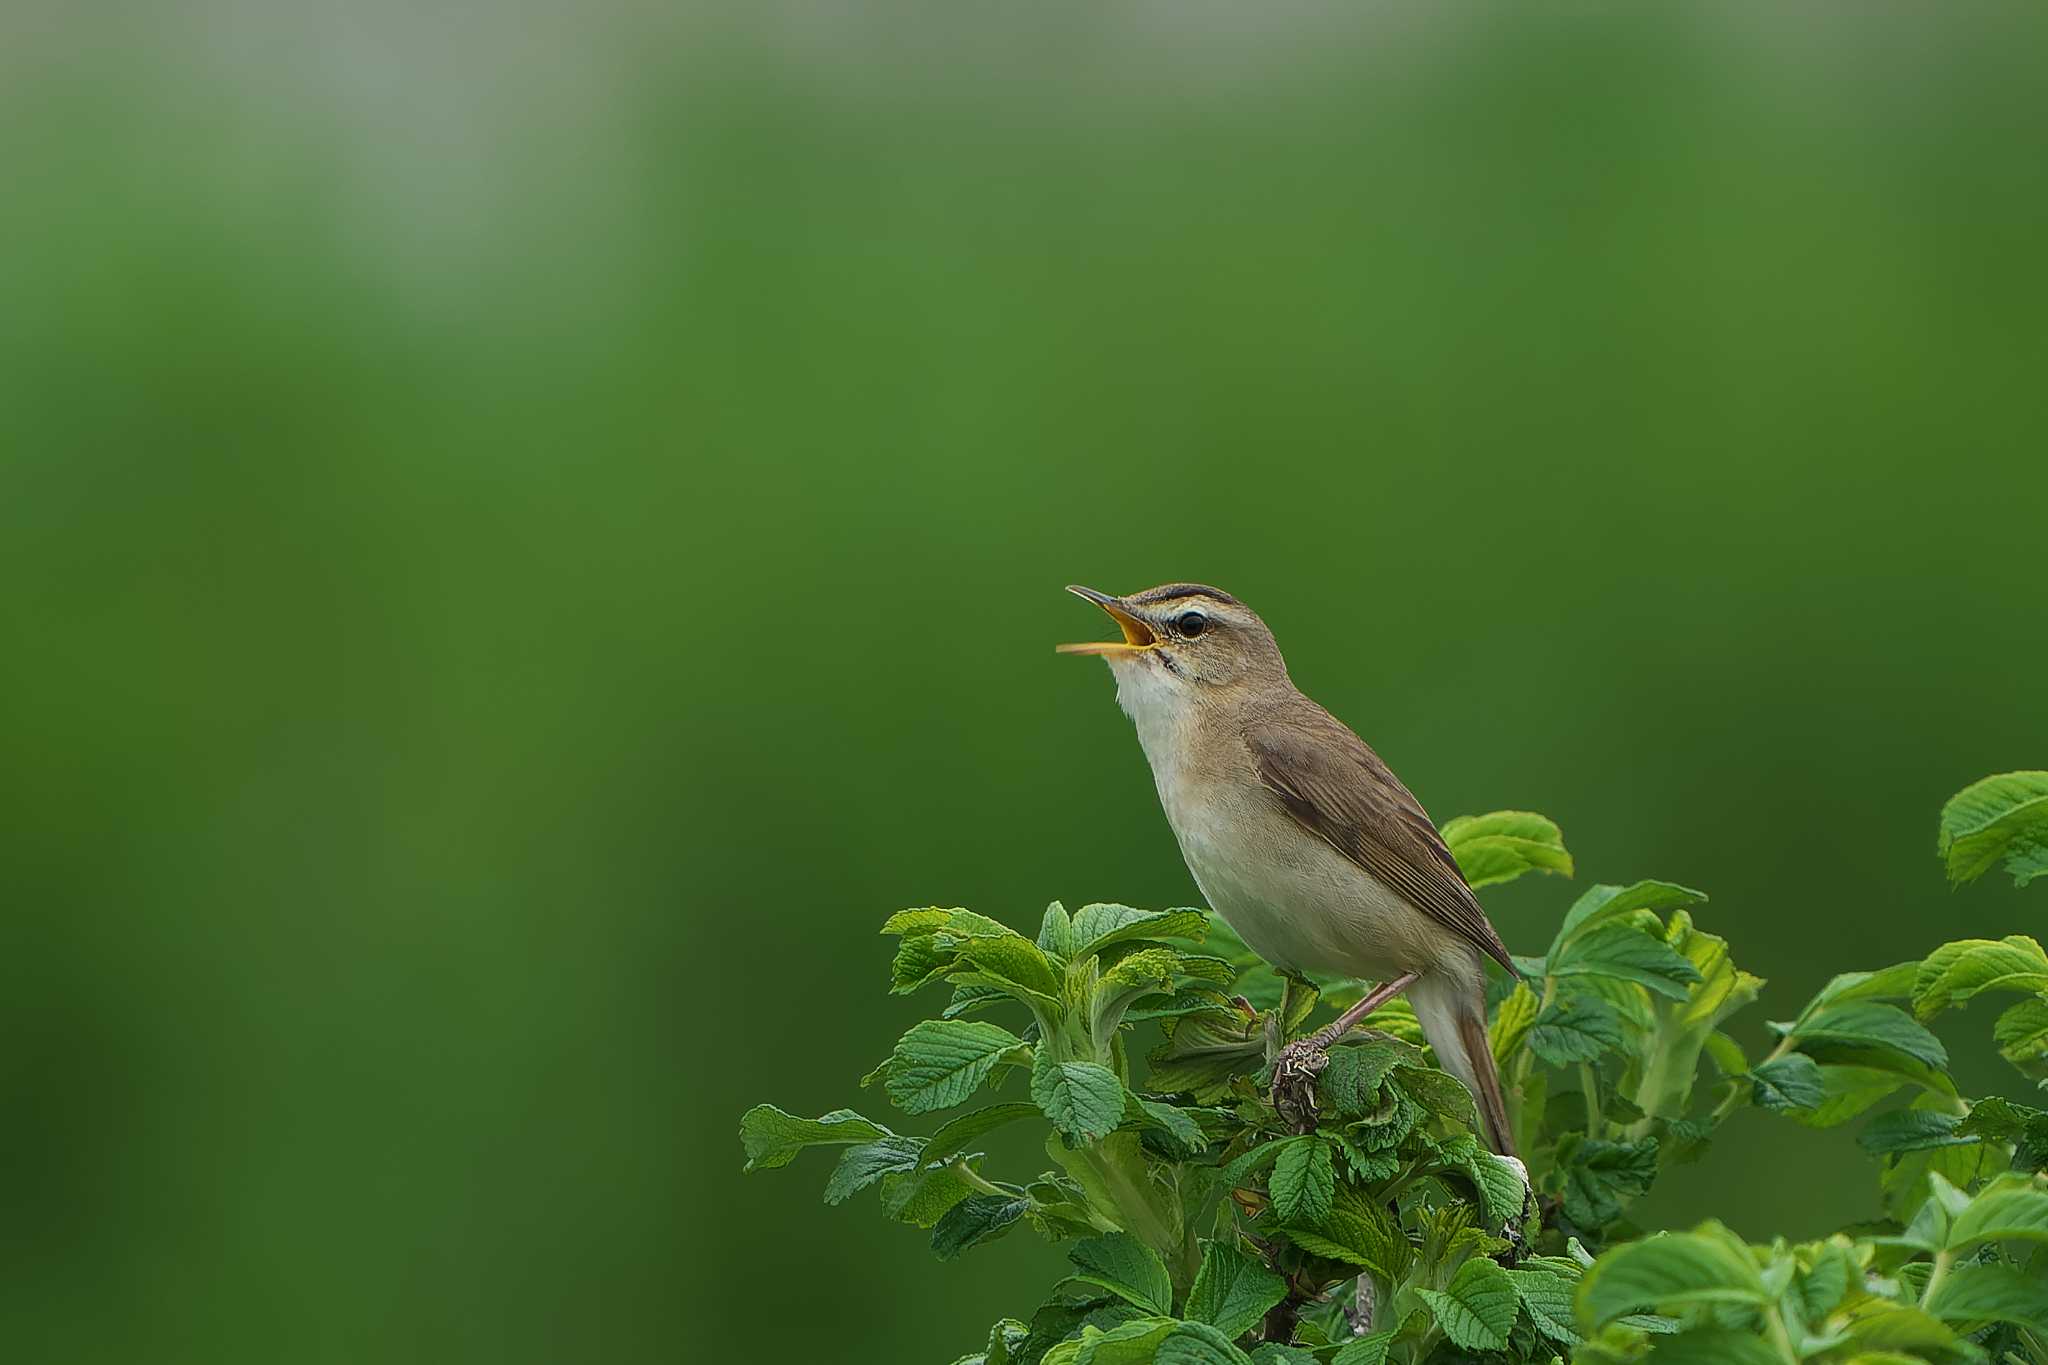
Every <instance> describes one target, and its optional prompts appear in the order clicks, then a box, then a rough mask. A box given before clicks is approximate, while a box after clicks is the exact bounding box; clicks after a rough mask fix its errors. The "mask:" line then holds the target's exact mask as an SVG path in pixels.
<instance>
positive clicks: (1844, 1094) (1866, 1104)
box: [1787, 1053, 1904, 1128]
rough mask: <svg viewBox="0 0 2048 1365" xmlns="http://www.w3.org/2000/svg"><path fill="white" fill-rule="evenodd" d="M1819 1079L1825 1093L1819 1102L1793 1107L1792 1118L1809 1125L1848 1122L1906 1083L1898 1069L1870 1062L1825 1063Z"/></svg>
mask: <svg viewBox="0 0 2048 1365" xmlns="http://www.w3.org/2000/svg"><path fill="white" fill-rule="evenodd" d="M1787 1055H1793V1054H1787ZM1797 1055H1801V1056H1803V1055H1804V1054H1803V1053H1802V1054H1797ZM1820 1081H1821V1091H1822V1093H1823V1095H1824V1096H1825V1098H1823V1099H1822V1100H1821V1102H1820V1104H1819V1105H1818V1106H1817V1107H1815V1108H1812V1109H1801V1110H1793V1111H1792V1118H1793V1119H1794V1120H1796V1121H1797V1122H1798V1123H1800V1124H1802V1125H1804V1126H1806V1127H1808V1128H1832V1127H1834V1126H1835V1125H1836V1124H1839V1123H1847V1122H1848V1121H1849V1120H1850V1119H1853V1118H1855V1117H1856V1116H1857V1115H1858V1114H1860V1113H1862V1112H1863V1111H1864V1110H1866V1109H1868V1108H1870V1106H1871V1105H1873V1104H1876V1103H1877V1102H1878V1101H1879V1100H1881V1099H1883V1098H1884V1097H1885V1096H1887V1095H1889V1094H1891V1093H1892V1092H1893V1091H1895V1090H1897V1089H1898V1088H1899V1086H1900V1085H1902V1084H1904V1081H1903V1079H1902V1078H1901V1077H1900V1075H1899V1074H1898V1073H1897V1072H1896V1071H1880V1070H1878V1069H1877V1068H1875V1067H1867V1066H1824V1067H1822V1068H1821V1069H1820Z"/></svg>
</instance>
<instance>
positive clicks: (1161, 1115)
mask: <svg viewBox="0 0 2048 1365" xmlns="http://www.w3.org/2000/svg"><path fill="white" fill-rule="evenodd" d="M1126 1103H1127V1104H1129V1105H1134V1106H1136V1108H1137V1110H1138V1113H1139V1114H1140V1115H1142V1116H1143V1117H1142V1119H1141V1121H1142V1122H1143V1123H1144V1125H1145V1126H1146V1127H1148V1128H1152V1129H1154V1130H1156V1131H1158V1132H1160V1133H1163V1134H1165V1135H1166V1139H1167V1142H1168V1143H1169V1144H1170V1147H1171V1150H1172V1151H1173V1152H1174V1154H1176V1155H1178V1156H1180V1157H1182V1158H1186V1157H1191V1156H1197V1155H1199V1154H1200V1153H1202V1152H1203V1151H1205V1150H1206V1149H1207V1148H1208V1146H1209V1139H1208V1137H1207V1136H1205V1135H1204V1134H1203V1132H1202V1125H1201V1124H1199V1123H1197V1122H1195V1119H1194V1116H1193V1115H1192V1114H1189V1113H1188V1112H1187V1111H1186V1110H1184V1109H1176V1108H1174V1106H1172V1105H1170V1104H1163V1103H1161V1102H1160V1101H1158V1100H1148V1099H1146V1098H1145V1097H1144V1096H1142V1095H1129V1096H1127V1097H1126ZM1129 1112H1130V1111H1129V1109H1128V1108H1127V1109H1126V1110H1125V1114H1126V1116H1128V1115H1129Z"/></svg>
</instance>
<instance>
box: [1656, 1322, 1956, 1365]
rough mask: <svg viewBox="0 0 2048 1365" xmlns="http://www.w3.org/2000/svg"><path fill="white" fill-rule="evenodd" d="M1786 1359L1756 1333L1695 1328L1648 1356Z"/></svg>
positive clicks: (1693, 1360)
mask: <svg viewBox="0 0 2048 1365" xmlns="http://www.w3.org/2000/svg"><path fill="white" fill-rule="evenodd" d="M1784 1359H1785V1358H1784V1357H1783V1356H1781V1355H1779V1354H1778V1352H1777V1351H1776V1350H1774V1349H1773V1348H1772V1347H1771V1345H1770V1343H1768V1342H1766V1341H1765V1340H1764V1339H1763V1338H1761V1337H1759V1336H1758V1335H1757V1334H1756V1333H1754V1332H1745V1331H1742V1330H1741V1329H1739V1328H1732V1327H1695V1328H1693V1329H1691V1330H1690V1331H1685V1332H1680V1333H1679V1334H1677V1335H1675V1336H1667V1337H1660V1338H1659V1339H1658V1341H1657V1345H1656V1348H1655V1349H1654V1350H1652V1351H1651V1352H1650V1354H1649V1358H1648V1365H1784ZM1866 1365H1867V1363H1866ZM1916 1365H1917V1362H1916Z"/></svg>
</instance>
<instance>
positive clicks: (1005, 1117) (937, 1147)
mask: <svg viewBox="0 0 2048 1365" xmlns="http://www.w3.org/2000/svg"><path fill="white" fill-rule="evenodd" d="M1036 1117H1038V1106H1037V1105H1035V1104H1025V1103H1024V1102H1023V1101H1021V1100H1012V1101H1010V1102H1008V1103H1006V1104H992V1105H989V1106H988V1107H987V1108H986V1109H976V1110H974V1111H973V1112H972V1113H967V1114H962V1115H960V1116H959V1117H958V1118H956V1119H953V1120H951V1121H950V1122H948V1123H946V1124H944V1125H943V1126H942V1127H940V1129H939V1131H938V1132H936V1133H933V1134H932V1136H931V1141H930V1142H929V1143H928V1144H927V1145H926V1147H925V1154H924V1156H925V1160H926V1161H939V1160H942V1159H944V1158H946V1157H950V1156H955V1155H957V1154H959V1153H961V1152H964V1151H966V1150H967V1148H968V1145H969V1144H970V1143H972V1142H974V1141H975V1140H976V1139H977V1138H979V1137H981V1136H982V1135H983V1134H985V1133H993V1132H994V1131H995V1130H996V1129H998V1128H1001V1127H1003V1126H1005V1125H1006V1124H1011V1123H1015V1122H1017V1121H1018V1120H1019V1119H1029V1118H1036Z"/></svg>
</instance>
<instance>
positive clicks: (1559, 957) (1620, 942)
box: [1550, 921, 1701, 1000]
mask: <svg viewBox="0 0 2048 1365" xmlns="http://www.w3.org/2000/svg"><path fill="white" fill-rule="evenodd" d="M1550 974H1551V975H1552V976H1556V977H1568V976H1605V977H1612V978H1614V979H1616V980H1621V981H1633V982H1635V983H1636V984H1637V985H1639V986H1642V987H1644V988H1645V989H1647V990H1651V991H1655V992H1656V993H1658V994H1659V995H1663V996H1667V997H1669V998H1671V999H1673V1000H1684V999H1685V998H1686V997H1687V995H1688V992H1687V990H1686V987H1688V986H1690V985H1693V984H1695V983H1697V982H1698V981H1699V980H1700V979H1701V978H1700V973H1699V969H1698V968H1697V967H1695V966H1693V964H1692V963H1691V962H1690V961H1688V960H1687V959H1686V958H1685V957H1684V956H1683V955H1681V954H1680V953H1679V952H1678V950H1677V949H1675V948H1673V947H1672V946H1671V945H1670V944H1668V943H1666V942H1665V941H1664V940H1663V939H1661V938H1657V937H1655V936H1654V935H1652V934H1649V933H1647V932H1645V931H1644V930H1642V929H1640V928H1638V927H1636V926H1635V925H1634V924H1632V923H1624V922H1621V921H1610V922H1608V923H1605V924H1602V925H1600V926H1599V927H1597V928H1594V929H1591V930H1589V931H1586V932H1584V933H1581V934H1579V935H1578V936H1576V937H1575V938H1573V939H1572V940H1571V941H1570V943H1568V944H1567V945H1566V946H1565V947H1564V949H1563V950H1562V951H1560V952H1558V953H1556V954H1554V955H1552V957H1551V958H1550Z"/></svg>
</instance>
